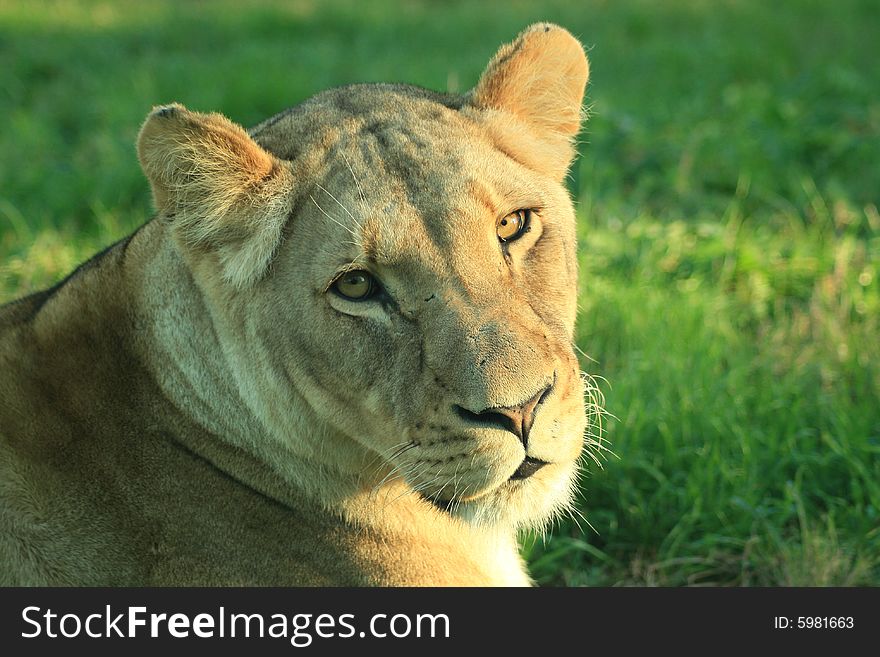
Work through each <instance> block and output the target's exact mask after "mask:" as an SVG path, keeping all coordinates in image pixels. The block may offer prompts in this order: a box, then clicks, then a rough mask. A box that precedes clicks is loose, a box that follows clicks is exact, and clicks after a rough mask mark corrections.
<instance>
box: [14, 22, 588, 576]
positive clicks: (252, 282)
mask: <svg viewBox="0 0 880 657" xmlns="http://www.w3.org/2000/svg"><path fill="white" fill-rule="evenodd" d="M587 78H588V65H587V59H586V56H585V55H584V51H583V48H582V46H581V45H580V44H579V43H578V42H577V40H575V39H574V38H573V37H572V36H571V34H569V33H568V32H567V31H566V30H564V29H562V28H560V27H557V26H555V25H551V24H544V23H542V24H537V25H533V26H531V27H529V28H528V29H526V30H525V31H524V32H522V33H521V34H520V35H519V36H518V37H517V38H516V39H515V40H514V41H513V42H511V43H509V44H507V45H504V46H502V47H501V49H500V50H499V51H498V53H497V54H496V55H495V57H494V58H493V59H492V60H491V61H490V62H489V64H488V66H487V68H486V70H485V72H484V73H483V75H482V76H481V77H480V79H479V80H478V82H477V84H476V86H475V87H474V88H473V89H472V90H471V91H469V92H468V93H466V94H464V95H456V94H442V93H435V92H432V91H428V90H425V89H421V88H418V87H412V86H408V85H401V84H393V85H392V84H387V85H385V84H364V85H353V86H348V87H342V88H338V89H331V90H329V91H325V92H322V93H320V94H318V95H316V96H314V97H313V98H310V99H308V100H305V101H304V102H302V103H300V104H299V105H297V106H295V107H292V108H290V109H289V110H287V111H284V112H281V113H280V114H278V115H276V116H274V117H272V118H270V119H268V120H266V121H264V122H263V123H261V124H259V125H257V126H255V127H253V128H251V129H250V130H246V129H244V128H242V127H241V126H239V125H236V124H235V123H233V122H231V121H230V120H229V119H227V118H225V117H224V116H222V115H220V114H202V113H198V112H193V111H190V110H188V109H187V108H185V107H184V106H182V105H180V104H176V103H171V104H166V105H162V106H159V107H156V108H155V109H154V110H153V111H152V112H151V113H150V114H149V115H148V116H147V118H146V121H145V122H144V124H143V126H142V128H141V130H140V134H139V137H138V142H137V154H138V159H139V161H140V164H141V167H142V169H143V171H144V173H145V175H146V178H147V180H148V181H149V184H150V187H151V189H152V195H153V199H154V202H155V206H156V215H155V217H154V218H153V219H151V220H150V221H149V222H147V223H146V224H145V225H144V226H142V227H141V228H140V229H138V230H137V231H136V232H135V233H134V234H132V235H130V236H128V237H127V238H125V239H124V240H122V241H121V242H119V243H118V244H116V245H114V246H112V247H110V248H109V249H107V250H106V251H104V252H103V253H101V254H99V255H98V256H96V257H95V258H93V259H92V260H91V261H89V262H87V263H84V264H83V265H81V266H80V267H79V268H78V269H77V270H76V271H75V272H73V273H72V274H71V275H70V276H69V277H68V278H66V279H65V280H64V281H62V282H61V283H59V284H58V285H56V286H55V287H54V288H52V289H51V290H46V291H43V292H38V293H36V294H33V295H31V296H30V297H27V298H24V299H21V300H19V301H16V302H13V303H11V304H8V305H6V306H3V307H2V308H0V363H2V366H0V400H2V402H0V583H2V584H87V585H191V584H198V585H218V584H263V585H285V584H290V585H357V586H360V585H370V586H380V585H382V586H384V585H393V586H400V585H525V584H529V583H530V580H529V578H528V574H527V573H526V570H525V566H524V564H523V562H522V560H521V558H520V557H519V554H518V550H517V542H516V533H517V531H518V530H520V529H524V528H540V527H543V526H545V525H546V524H547V523H548V522H550V521H551V520H552V519H553V518H554V517H556V516H558V515H560V514H563V513H566V512H567V510H569V509H570V508H571V500H572V496H573V491H574V489H575V488H576V479H577V463H578V461H579V459H580V457H581V455H582V450H583V446H584V435H585V429H586V428H587V424H588V422H587V416H586V412H585V403H584V394H585V389H584V379H583V378H582V374H581V372H580V367H579V364H578V359H577V357H576V355H575V353H574V350H573V337H574V325H575V317H576V314H577V287H578V267H577V254H576V245H577V233H576V226H575V214H574V208H573V206H572V202H571V199H570V197H569V195H568V192H567V191H566V188H565V186H564V184H563V182H564V178H565V175H566V172H567V171H568V168H569V166H570V164H571V161H572V158H573V157H574V154H575V148H574V143H575V137H576V135H577V133H578V131H579V129H580V125H581V104H582V100H583V94H584V89H585V85H586V83H587ZM587 392H588V391H587Z"/></svg>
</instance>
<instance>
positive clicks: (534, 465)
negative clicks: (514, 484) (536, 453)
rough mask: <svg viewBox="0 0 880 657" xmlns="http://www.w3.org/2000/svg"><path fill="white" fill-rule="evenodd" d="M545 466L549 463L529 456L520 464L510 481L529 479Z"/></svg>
mask: <svg viewBox="0 0 880 657" xmlns="http://www.w3.org/2000/svg"><path fill="white" fill-rule="evenodd" d="M545 465H549V464H548V463H547V461H542V460H541V459H536V458H532V457H531V456H527V457H525V458H524V459H523V462H522V463H520V465H519V467H518V468H517V469H516V471H515V472H514V473H513V474H512V475H510V480H511V481H515V480H517V479H528V478H529V477H531V476H532V475H533V474H535V473H536V472H537V471H538V470H540V469H541V468H543V467H544V466H545Z"/></svg>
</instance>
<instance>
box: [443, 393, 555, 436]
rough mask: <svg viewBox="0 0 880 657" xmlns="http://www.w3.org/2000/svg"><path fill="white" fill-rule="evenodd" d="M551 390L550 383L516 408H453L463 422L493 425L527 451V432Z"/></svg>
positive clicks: (455, 406) (456, 405)
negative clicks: (517, 441)
mask: <svg viewBox="0 0 880 657" xmlns="http://www.w3.org/2000/svg"><path fill="white" fill-rule="evenodd" d="M554 378H555V377H554ZM552 390H553V384H552V383H551V384H550V385H548V386H547V387H546V388H544V389H543V390H541V391H540V392H539V393H538V394H536V395H535V396H534V397H532V398H531V399H529V400H528V401H526V402H523V403H522V404H519V405H517V406H496V407H493V408H487V409H485V410H482V411H472V410H470V409H467V408H465V407H464V406H459V405H458V404H455V405H454V408H455V412H456V413H457V414H458V416H459V417H461V418H463V419H465V420H468V421H470V422H476V423H479V424H482V425H493V426H495V427H498V428H500V429H504V430H505V431H509V432H510V433H512V434H514V435H515V436H516V437H517V438H519V440H520V442H521V443H522V444H523V447H524V448H525V449H527V450H528V448H529V431H531V429H532V424H534V422H535V413H536V412H537V410H538V407H539V406H540V405H541V403H542V402H543V401H544V400H545V399H546V398H547V397H548V396H549V395H550V392H551V391H552Z"/></svg>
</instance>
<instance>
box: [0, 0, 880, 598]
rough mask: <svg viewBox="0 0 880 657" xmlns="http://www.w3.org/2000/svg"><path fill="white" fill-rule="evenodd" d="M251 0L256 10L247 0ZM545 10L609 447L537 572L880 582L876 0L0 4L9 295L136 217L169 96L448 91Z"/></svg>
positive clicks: (588, 365) (530, 543) (2, 198)
mask: <svg viewBox="0 0 880 657" xmlns="http://www.w3.org/2000/svg"><path fill="white" fill-rule="evenodd" d="M245 7H247V9H245ZM534 20H553V21H556V22H559V23H561V24H563V25H565V26H566V27H568V28H569V29H570V30H572V31H573V32H574V33H575V34H577V35H579V36H580V37H581V38H582V39H583V41H584V42H585V43H586V44H588V46H589V47H590V57H591V62H592V83H591V87H590V90H589V103H590V105H591V110H592V115H591V118H590V121H589V124H588V127H587V129H586V130H585V132H584V134H583V136H582V142H583V143H582V147H581V152H582V157H581V159H580V161H579V162H578V164H577V166H576V168H575V169H574V171H573V173H572V176H571V187H572V191H573V193H574V194H575V196H576V197H577V199H578V201H579V220H580V235H581V244H580V249H581V254H582V255H581V265H582V291H581V299H580V307H581V313H580V319H579V327H578V344H579V346H580V347H581V349H583V351H584V352H586V353H587V354H589V356H590V358H592V359H593V361H590V360H588V359H586V358H585V359H584V363H583V366H584V368H585V369H587V370H588V371H590V372H591V373H593V374H596V375H601V376H602V377H604V380H602V381H600V387H601V389H602V392H603V393H604V394H605V398H606V406H607V409H608V412H609V413H610V414H612V415H613V417H606V418H605V422H604V425H605V429H606V433H605V437H606V439H607V440H608V441H609V445H610V448H611V449H612V450H613V451H614V453H615V456H611V457H609V458H607V459H606V460H605V462H604V464H603V465H604V467H603V468H601V469H600V468H597V467H595V466H590V468H589V474H588V477H587V478H586V479H585V483H584V488H583V491H582V500H581V508H582V511H583V513H584V515H585V516H586V519H587V520H588V521H589V523H590V525H592V527H593V528H595V531H594V530H592V529H590V528H589V527H587V526H586V525H585V523H584V522H583V521H579V522H580V525H581V526H582V528H583V531H582V530H581V528H579V527H578V524H577V523H575V522H570V523H562V524H560V525H557V526H556V527H555V528H554V530H553V531H552V532H551V533H550V535H549V536H548V537H547V538H546V540H542V539H540V538H535V537H526V538H525V540H524V546H523V549H524V552H525V553H526V554H527V556H528V558H529V560H530V562H531V567H532V571H533V573H534V574H535V575H536V576H537V578H538V580H539V581H540V582H541V583H545V584H593V585H595V584H605V585H616V584H634V583H635V584H658V585H681V584H745V585H760V584H781V585H795V584H802V585H804V584H805V585H842V584H873V585H876V584H878V583H880V326H878V324H880V284H878V276H880V271H878V270H880V213H878V201H880V199H878V196H880V169H878V163H880V98H878V96H877V90H878V89H880V59H878V57H877V56H876V40H877V34H880V5H878V4H877V3H876V2H874V1H873V0H862V1H859V0H839V1H837V2H834V3H823V2H818V1H816V2H810V1H807V0H804V1H800V2H796V1H794V0H790V1H782V2H774V3H767V2H760V1H758V0H753V1H746V0H742V1H740V2H734V1H733V0H729V1H718V2H709V1H708V0H681V1H679V2H664V3H659V2H649V1H647V0H628V1H622V0H616V1H615V2H602V1H599V0H596V1H594V2H583V1H578V2H570V3H565V2H558V1H548V2H541V3H523V2H514V3H512V4H511V3H509V2H506V3H504V4H501V3H498V4H494V3H479V4H478V3H463V2H436V1H435V2H428V1H422V2H416V1H410V2H402V3H391V2H387V1H382V2H363V3H361V2H354V1H351V2H332V3H325V2H322V3H317V2H313V1H307V0H302V1H300V2H281V1H280V0H277V1H274V2H259V3H238V2H231V1H228V2H212V3H196V2H193V3H179V2H170V1H165V0H163V1H156V2H151V3H134V2H131V3H127V2H119V3H111V2H84V1H82V2H57V3H39V4H38V3H30V2H24V1H23V0H22V1H20V2H9V1H6V2H0V61H2V62H3V66H2V67H0V115H2V116H3V117H4V129H3V130H2V131H0V301H2V300H6V299H10V298H13V297H15V296H17V295H20V294H23V293H25V292H27V291H29V290H33V289H36V288H39V287H42V286H45V285H48V284H50V283H52V282H53V281H55V280H57V279H59V278H60V277H61V276H63V275H64V274H65V273H66V272H67V271H69V270H70V269H71V268H73V267H74V266H75V264H76V263H77V262H78V261H80V260H82V259H84V258H85V257H87V256H88V255H89V254H90V253H91V252H93V251H95V250H97V249H98V248H100V247H101V246H103V245H106V244H108V243H109V242H111V241H112V240H114V239H116V238H118V237H120V236H121V235H123V234H125V233H126V232H128V231H130V230H132V229H133V228H134V227H136V226H137V225H138V224H140V223H141V222H143V221H144V220H145V219H147V218H148V217H149V215H150V212H151V210H150V204H149V194H148V189H147V185H146V183H145V181H144V180H143V178H142V176H141V174H140V172H139V169H138V167H137V162H136V158H135V155H134V149H133V142H134V137H135V135H136V132H137V129H138V127H139V122H140V121H141V120H142V118H143V117H144V116H145V115H146V113H147V111H148V110H149V108H150V107H151V106H152V105H153V104H157V103H163V102H168V101H171V100H177V101H180V102H183V103H184V104H186V105H187V106H189V107H191V108H193V109H198V110H203V111H208V110H219V111H222V112H224V113H225V114H227V115H228V116H230V117H231V118H233V119H234V120H236V121H238V122H240V123H243V124H246V125H249V124H254V123H256V122H258V121H259V120H261V119H263V118H265V117H267V116H269V115H271V114H273V113H275V112H277V111H279V110H280V109H282V108H284V107H286V106H289V105H292V104H294V103H296V102H298V101H300V100H302V99H303V98H305V97H307V96H309V95H311V94H313V93H315V92H317V91H319V90H321V89H323V88H326V87H328V86H334V85H340V84H345V83H349V82H355V81H375V80H384V81H405V82H411V83H416V84H420V85H423V86H427V87H431V88H435V89H446V88H450V89H453V90H463V89H465V88H467V87H469V86H470V85H471V84H473V82H475V81H476V79H477V76H478V75H479V72H480V70H481V69H482V67H483V66H484V65H485V63H486V61H487V60H488V58H489V57H490V56H491V54H492V53H493V52H494V50H495V48H496V47H497V46H498V45H499V44H500V43H501V42H503V41H506V40H509V39H510V38H511V37H512V36H513V35H514V34H515V33H516V32H518V31H519V29H521V28H522V27H523V26H524V25H526V24H527V23H529V22H531V21H534Z"/></svg>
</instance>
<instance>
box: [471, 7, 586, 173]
mask: <svg viewBox="0 0 880 657" xmlns="http://www.w3.org/2000/svg"><path fill="white" fill-rule="evenodd" d="M588 78H589V64H588V63H587V57H586V55H585V54H584V49H583V46H581V44H580V43H579V42H578V40H577V39H575V38H574V37H573V36H572V35H571V34H570V33H569V32H568V31H567V30H565V29H563V28H561V27H559V26H557V25H552V24H550V23H538V24H536V25H532V26H530V27H528V28H526V29H525V30H524V31H523V32H522V33H521V34H520V35H519V36H518V37H517V38H516V39H515V40H514V41H513V42H512V43H509V44H507V45H504V46H502V47H501V48H500V49H499V50H498V52H497V53H496V54H495V57H493V58H492V61H491V62H489V65H488V67H486V70H485V72H484V73H483V75H482V77H481V78H480V81H479V82H478V83H477V86H476V87H474V89H473V90H472V91H471V93H470V97H469V104H470V105H471V106H472V107H474V108H476V109H477V110H481V112H480V114H481V115H482V118H483V119H484V121H485V123H486V125H487V126H488V128H489V130H490V132H491V133H492V136H493V137H494V138H495V140H496V142H497V144H498V146H499V148H501V149H502V150H504V151H505V152H507V153H508V154H509V155H511V157H513V158H514V159H516V160H518V161H520V162H521V163H523V164H525V165H526V166H529V167H530V168H532V169H534V170H537V171H540V172H543V173H546V174H548V175H550V176H551V177H553V178H556V179H558V180H561V179H562V178H563V176H565V172H566V171H567V170H568V166H569V164H571V160H572V158H573V156H574V146H573V142H574V138H575V136H576V135H577V133H578V131H579V130H580V126H581V103H582V102H583V97H584V89H585V88H586V84H587V79H588Z"/></svg>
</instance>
